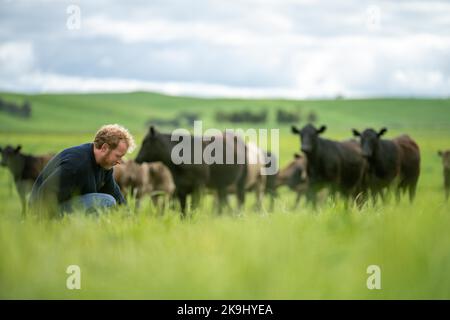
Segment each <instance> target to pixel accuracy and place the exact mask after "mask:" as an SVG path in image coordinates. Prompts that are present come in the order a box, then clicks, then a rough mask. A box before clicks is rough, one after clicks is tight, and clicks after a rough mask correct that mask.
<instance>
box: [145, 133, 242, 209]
mask: <svg viewBox="0 0 450 320" xmlns="http://www.w3.org/2000/svg"><path fill="white" fill-rule="evenodd" d="M186 138H187V139H190V142H191V143H190V145H191V150H190V151H191V153H190V160H191V162H190V164H186V163H180V164H175V163H174V162H173V161H172V156H171V155H172V151H173V149H174V147H175V146H176V145H177V144H178V143H179V142H178V141H172V139H171V135H170V134H162V133H159V132H158V131H156V129H155V128H154V127H153V126H152V127H150V130H149V132H148V134H147V135H146V137H145V138H144V141H143V142H142V146H141V149H140V150H139V154H138V155H137V157H136V162H137V163H142V162H154V161H161V162H162V163H164V164H165V165H166V166H167V167H168V168H169V170H170V171H171V173H172V176H173V179H174V182H175V186H176V190H175V195H176V196H177V198H178V199H179V201H180V205H181V211H182V215H183V216H185V214H186V197H187V196H188V195H190V194H191V195H192V204H193V207H195V206H196V205H197V203H198V200H199V196H200V192H201V190H202V189H203V188H204V187H207V188H211V189H213V190H215V191H217V195H218V198H219V207H218V210H219V213H220V212H221V210H222V207H223V205H224V204H226V203H227V188H228V187H229V186H231V185H233V184H234V185H235V186H236V193H237V197H238V201H239V203H240V204H242V203H243V201H244V198H245V178H246V170H245V152H246V149H245V145H244V147H243V148H241V146H240V139H237V137H236V136H232V135H229V134H224V135H222V136H216V137H213V139H212V140H211V141H204V139H203V138H202V137H196V136H192V135H190V136H188V137H186ZM215 139H219V140H220V143H221V145H222V147H223V148H224V150H228V149H229V147H230V146H234V148H233V149H230V150H232V152H233V157H234V163H233V164H216V163H212V164H206V163H205V162H204V161H203V160H202V161H201V162H202V163H201V164H194V162H193V159H194V146H195V145H196V144H197V145H201V146H202V148H201V154H203V150H204V148H205V147H208V146H209V145H210V144H211V143H212V142H213V141H216V140H215ZM239 150H242V152H243V153H244V163H242V164H239V163H237V160H238V159H237V153H238V151H239ZM225 156H226V152H224V153H223V160H224V161H223V162H225Z"/></svg>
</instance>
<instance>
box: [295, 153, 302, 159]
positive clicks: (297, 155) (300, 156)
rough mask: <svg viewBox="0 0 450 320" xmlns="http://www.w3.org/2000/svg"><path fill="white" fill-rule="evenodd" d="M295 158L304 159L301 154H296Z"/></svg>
mask: <svg viewBox="0 0 450 320" xmlns="http://www.w3.org/2000/svg"><path fill="white" fill-rule="evenodd" d="M294 158H295V159H300V158H302V155H301V154H299V153H294Z"/></svg>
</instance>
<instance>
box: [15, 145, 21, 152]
mask: <svg viewBox="0 0 450 320" xmlns="http://www.w3.org/2000/svg"><path fill="white" fill-rule="evenodd" d="M20 149H22V146H21V145H20V144H19V145H18V146H17V148H16V149H15V150H14V152H15V153H18V152H19V151H20Z"/></svg>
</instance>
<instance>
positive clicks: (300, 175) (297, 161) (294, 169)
mask: <svg viewBox="0 0 450 320" xmlns="http://www.w3.org/2000/svg"><path fill="white" fill-rule="evenodd" d="M306 161H307V160H306V158H305V157H304V156H302V155H301V154H298V153H295V154H294V159H293V160H292V161H291V162H289V163H288V164H287V165H286V166H285V167H284V168H282V169H280V171H279V172H278V174H277V175H276V176H275V183H274V187H275V189H278V188H279V187H281V186H287V187H288V188H289V189H291V190H292V191H294V192H295V193H296V195H297V197H296V199H295V205H294V208H297V207H298V204H299V202H300V199H301V196H302V195H304V194H306V191H307V189H308V175H307V172H306Z"/></svg>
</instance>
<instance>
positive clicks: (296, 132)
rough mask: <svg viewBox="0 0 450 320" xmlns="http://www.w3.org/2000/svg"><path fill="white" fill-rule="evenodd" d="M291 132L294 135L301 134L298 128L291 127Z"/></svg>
mask: <svg viewBox="0 0 450 320" xmlns="http://www.w3.org/2000/svg"><path fill="white" fill-rule="evenodd" d="M291 131H292V133H293V134H299V133H300V130H298V128H297V127H296V126H292V127H291Z"/></svg>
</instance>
